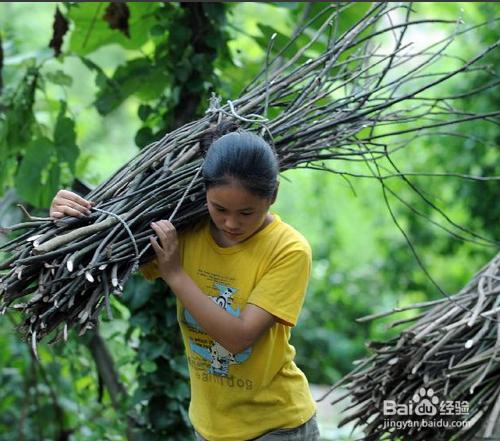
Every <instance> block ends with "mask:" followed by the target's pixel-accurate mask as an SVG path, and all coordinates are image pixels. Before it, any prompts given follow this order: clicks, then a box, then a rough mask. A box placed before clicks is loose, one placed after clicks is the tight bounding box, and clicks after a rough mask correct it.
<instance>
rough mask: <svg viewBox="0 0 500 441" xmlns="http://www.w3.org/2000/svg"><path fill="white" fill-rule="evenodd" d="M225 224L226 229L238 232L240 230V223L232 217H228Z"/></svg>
mask: <svg viewBox="0 0 500 441" xmlns="http://www.w3.org/2000/svg"><path fill="white" fill-rule="evenodd" d="M224 223H225V225H226V228H228V229H230V230H236V229H237V228H238V221H237V220H236V219H234V218H232V217H227V218H226V219H225V222H224Z"/></svg>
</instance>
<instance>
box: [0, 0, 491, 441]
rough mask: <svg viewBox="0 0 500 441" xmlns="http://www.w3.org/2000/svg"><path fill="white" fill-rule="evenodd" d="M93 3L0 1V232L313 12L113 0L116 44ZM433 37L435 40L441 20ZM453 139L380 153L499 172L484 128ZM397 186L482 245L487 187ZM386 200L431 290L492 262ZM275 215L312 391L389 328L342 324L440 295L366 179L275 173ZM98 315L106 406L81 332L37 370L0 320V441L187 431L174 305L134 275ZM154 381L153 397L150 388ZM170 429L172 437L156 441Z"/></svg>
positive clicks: (200, 99) (442, 182)
mask: <svg viewBox="0 0 500 441" xmlns="http://www.w3.org/2000/svg"><path fill="white" fill-rule="evenodd" d="M107 5H108V4H106V3H102V4H99V3H81V4H73V3H65V4H56V3H36V4H23V3H13V2H11V3H2V4H0V38H1V41H2V48H3V69H2V79H3V82H2V83H3V87H2V91H1V92H2V95H1V97H0V158H1V159H0V196H2V197H3V199H1V200H0V224H1V225H3V226H5V225H8V224H11V223H14V222H15V221H17V220H19V218H20V214H19V213H18V212H17V211H15V209H14V208H13V207H14V206H15V203H16V202H22V203H23V204H25V205H26V206H27V207H29V209H30V210H31V211H32V212H33V213H41V214H42V215H44V214H45V213H46V212H47V208H48V205H49V202H50V200H51V199H52V197H53V195H54V193H55V191H56V190H57V189H58V188H61V187H67V188H70V187H71V186H75V185H76V186H75V187H74V188H77V189H78V188H81V185H82V184H83V185H86V186H88V187H92V186H94V185H96V184H98V183H100V182H102V181H103V180H104V179H106V178H107V177H109V176H110V175H111V174H112V173H113V172H114V171H115V170H117V169H118V168H119V167H120V166H121V165H122V164H124V163H125V162H127V161H128V160H129V159H131V158H132V157H133V156H134V155H136V154H137V153H138V152H139V149H140V148H141V147H143V146H145V145H146V144H147V143H149V142H151V141H152V140H154V139H157V138H158V137H160V136H161V135H162V134H164V133H166V132H167V131H168V130H169V129H171V128H172V127H175V126H177V125H179V124H181V123H183V122H187V121H189V120H190V115H189V114H187V113H186V112H187V111H188V110H189V111H190V112H191V115H192V114H198V115H200V114H202V113H203V112H204V110H205V109H206V107H207V105H208V96H209V93H210V92H211V91H212V90H215V91H217V93H219V94H220V95H222V97H223V98H224V99H231V98H234V97H236V96H237V95H238V94H239V92H240V91H241V90H242V88H243V87H244V86H245V85H246V84H248V82H249V81H250V80H251V79H252V77H253V76H254V75H255V74H256V72H258V71H259V69H260V67H261V65H262V63H263V58H264V57H265V50H266V47H267V44H268V39H269V36H270V35H272V33H274V32H277V33H278V36H279V37H278V39H277V48H279V44H280V41H281V44H283V42H284V41H285V40H286V37H287V36H290V35H292V34H293V32H294V30H295V29H296V26H297V23H298V22H299V21H300V19H301V17H302V16H303V14H304V11H305V10H306V9H307V8H313V9H317V8H319V7H324V6H321V5H315V6H308V5H307V4H306V3H280V4H263V3H233V4H227V3H226V4H224V5H223V4H207V5H206V6H204V7H199V10H198V13H202V14H203V17H202V18H203V20H202V21H201V22H196V20H197V19H199V17H198V18H197V17H196V16H194V15H193V11H191V10H189V8H187V7H185V6H182V5H179V4H175V3H172V4H163V3H129V4H128V7H129V9H130V19H129V30H128V31H129V34H130V37H127V36H126V35H125V33H124V31H123V29H122V30H120V29H111V28H110V26H109V23H107V22H106V21H105V20H104V19H103V18H102V17H103V15H104V12H105V9H106V7H107ZM56 7H58V8H59V9H60V10H61V12H62V14H63V15H65V16H66V17H67V18H68V20H69V23H70V31H69V33H68V34H66V35H65V37H64V44H63V46H62V55H60V56H59V57H55V56H54V51H53V49H50V48H49V47H48V44H49V41H50V40H51V37H52V24H53V20H54V13H55V9H56ZM367 7H368V4H356V5H355V6H353V7H351V8H350V9H348V10H347V12H346V13H345V15H344V16H342V21H341V27H342V28H347V27H348V26H349V25H350V24H352V23H353V22H354V21H355V20H356V18H357V17H359V16H360V15H362V14H363V12H364V11H365V10H366V8H367ZM414 7H415V9H416V11H417V12H416V13H417V14H418V15H420V16H435V17H443V16H446V18H453V19H455V18H458V17H459V16H461V15H462V16H463V19H464V20H465V21H466V22H467V23H468V24H472V23H476V22H477V23H479V22H482V21H485V20H488V19H491V18H492V17H494V16H495V13H496V12H497V11H498V6H496V4H493V3H490V4H486V3H475V4H465V3H461V4H437V3H432V4H431V3H420V4H416V5H415V6H414ZM462 8H463V10H462V11H461V9H462ZM193 20H194V21H193ZM193 23H195V24H196V23H198V24H199V23H203V26H204V29H203V32H205V34H206V35H209V37H210V38H206V39H204V40H203V41H200V40H199V39H198V40H197V39H196V32H193V29H200V28H197V27H194V26H193ZM433 29H434V32H437V33H439V32H445V31H446V30H445V29H441V28H440V26H439V25H436V26H435V27H434V28H433ZM200 32H201V31H200ZM307 32H313V30H306V32H305V33H306V34H307ZM499 33H500V31H499V30H498V26H497V25H496V24H495V23H492V24H491V25H488V26H484V27H482V28H480V29H478V30H477V32H475V33H474V35H473V37H471V36H469V37H468V39H467V40H465V41H461V43H460V45H459V47H458V48H455V49H453V50H455V51H457V53H458V52H460V54H461V56H462V57H464V58H467V57H469V56H472V55H473V54H475V53H476V52H478V50H479V49H480V48H482V47H485V46H487V45H488V44H490V43H492V42H493V41H495V40H496V39H498V36H499ZM304 38H305V37H304ZM419 38H424V34H422V35H421V36H420V37H419ZM498 60H499V54H498V51H496V52H495V53H492V54H491V56H490V58H489V60H488V61H489V63H490V66H491V69H492V70H493V71H495V72H496V74H497V75H498V73H499V71H498V70H499V63H498ZM485 81H486V80H485V76H484V75H482V73H481V72H478V73H477V75H475V76H472V77H468V81H467V82H458V81H454V82H450V83H449V84H448V83H446V84H445V85H443V86H442V88H441V89H440V90H439V92H440V94H441V93H442V94H443V95H446V94H447V93H451V91H453V93H457V91H463V92H464V93H465V92H467V91H469V90H471V89H473V88H476V87H479V86H481V85H482V84H484V82H485ZM499 99H500V96H499V91H498V88H496V89H493V92H491V93H488V94H483V95H481V96H476V97H473V98H467V99H464V100H463V101H462V102H461V103H459V104H460V107H461V108H466V109H468V110H475V111H487V110H488V109H490V110H491V109H492V108H493V109H495V106H498V102H499ZM456 130H458V131H461V132H462V133H463V134H464V135H467V136H468V137H467V139H465V138H457V137H448V136H437V135H436V136H433V137H425V138H419V139H417V140H415V141H414V142H412V143H411V144H410V145H409V146H408V147H407V148H406V149H403V150H402V151H401V152H400V153H398V154H397V155H395V159H396V160H397V162H398V164H399V165H400V166H401V167H402V168H403V169H404V170H405V171H414V172H424V171H429V172H454V173H464V174H473V175H484V176H498V175H499V174H500V173H499V164H500V161H499V159H500V158H499V157H500V154H499V151H498V144H499V142H498V141H499V139H500V131H499V129H498V127H497V126H495V125H487V124H483V123H478V122H475V123H472V124H463V125H461V126H460V127H459V128H456ZM332 167H333V168H336V169H340V170H345V171H347V172H351V173H363V174H366V173H367V170H366V167H365V166H362V165H356V164H350V163H345V164H344V163H342V162H339V163H338V164H332ZM75 179H76V180H77V181H78V183H79V184H75ZM412 181H413V182H415V183H417V184H418V185H419V186H421V188H423V189H424V190H425V191H426V192H427V193H426V194H428V196H429V197H430V198H431V199H432V200H433V201H435V202H436V204H437V205H439V206H440V207H441V208H443V209H444V210H445V211H446V213H447V214H448V215H449V216H450V217H451V218H452V219H453V220H454V221H456V222H457V223H459V224H461V225H464V226H466V227H468V228H470V229H472V230H474V231H476V232H477V233H479V234H481V235H483V236H485V237H488V238H490V239H497V240H498V239H499V238H500V227H499V224H498V219H499V217H500V216H499V215H500V206H499V204H498V195H499V191H498V190H499V185H498V181H488V182H473V181H465V180H462V179H459V178H453V177H416V178H414V179H412ZM78 185H80V187H79V186H78ZM390 185H391V188H392V189H393V190H394V191H395V192H396V193H397V194H398V195H400V196H401V197H403V198H404V199H405V200H407V201H408V202H409V203H410V204H411V205H412V206H414V207H418V208H419V209H421V210H423V211H424V212H426V214H427V215H429V216H431V218H433V219H434V220H439V219H438V216H437V215H436V214H435V213H432V212H430V211H429V209H428V208H426V207H425V206H423V205H422V203H421V202H420V201H419V200H418V199H417V198H416V197H415V195H414V193H412V192H411V191H410V190H409V189H408V187H407V186H406V185H405V184H404V183H402V182H401V181H400V180H396V179H394V180H393V181H391V184H390ZM391 203H392V204H393V209H394V211H395V213H396V215H397V218H398V221H399V222H400V223H401V224H402V225H403V226H404V228H405V230H406V231H407V232H408V234H409V235H410V237H411V240H412V241H413V242H414V244H415V246H416V249H417V251H418V253H419V255H420V256H421V258H422V259H423V261H424V262H425V264H426V266H427V267H428V268H429V270H430V272H431V273H432V275H433V277H434V278H435V279H436V281H437V282H438V283H439V285H440V286H442V287H443V289H444V290H445V291H446V292H449V293H453V292H456V291H457V290H459V289H460V288H461V287H462V286H463V285H464V284H465V283H466V282H467V281H468V280H469V278H470V277H471V276H472V275H473V273H474V272H475V271H477V270H478V269H479V268H480V267H481V266H482V265H483V264H484V263H486V262H487V261H488V260H489V259H491V257H492V256H493V255H494V253H495V250H494V249H493V248H486V247H480V246H477V245H474V244H471V243H466V242H460V241H457V240H455V239H453V238H452V237H450V236H449V235H447V234H446V233H444V232H442V231H440V230H437V229H435V228H433V227H432V225H430V224H429V223H428V222H426V221H425V220H422V219H421V218H419V217H417V216H415V215H414V213H413V212H412V211H411V210H409V209H408V208H407V207H405V206H404V205H402V204H401V203H398V201H397V200H395V199H392V200H391ZM273 210H274V211H275V212H277V213H279V214H280V216H281V217H282V218H283V219H284V220H285V221H287V222H288V223H290V224H291V225H293V226H295V227H296V228H297V229H298V230H299V231H301V232H302V233H303V234H304V235H305V236H306V237H307V238H308V239H309V241H310V242H311V245H312V248H313V254H314V268H313V276H312V280H311V284H310V289H309V292H308V296H307V300H306V304H305V306H304V309H303V312H302V316H301V320H300V323H299V325H298V326H297V327H296V328H295V329H294V331H293V344H294V345H295V346H296V348H297V363H298V364H299V366H300V367H301V368H302V369H303V370H304V371H305V373H306V375H307V377H308V378H309V380H310V382H311V383H318V384H332V383H333V382H334V381H336V380H338V379H339V378H340V377H341V376H342V375H343V374H345V373H347V372H349V370H350V369H351V368H352V362H353V361H354V360H356V359H359V358H362V357H364V356H365V355H366V354H367V350H366V348H365V343H366V342H367V341H368V340H374V339H375V340H379V339H386V338H389V337H390V336H392V335H394V334H395V333H397V331H398V330H400V329H401V328H396V329H390V328H388V326H387V325H388V323H389V322H390V321H391V319H383V320H377V321H375V322H368V323H363V324H361V323H356V322H355V319H356V318H357V317H360V316H364V315H367V314H371V313H373V312H379V311H384V310H388V309H391V308H393V307H395V306H404V305H409V304H412V303H415V302H419V301H423V300H426V299H433V298H438V297H439V296H440V294H439V293H438V292H437V290H436V288H435V287H434V286H433V285H432V284H431V283H430V281H429V280H428V279H427V278H426V277H425V275H424V274H423V272H422V270H421V269H420V268H419V266H418V264H417V263H416V261H415V258H414V257H413V255H412V253H411V251H410V249H409V248H408V245H407V243H406V241H405V239H404V237H403V236H402V235H401V233H400V232H399V231H398V229H397V228H396V226H395V225H394V223H393V222H392V220H391V218H390V215H389V212H388V210H387V207H386V206H385V204H384V201H383V196H382V191H381V189H380V185H379V183H378V182H376V181H375V180H372V179H363V178H358V179H356V178H349V179H348V181H347V180H346V179H345V178H343V177H341V176H339V175H335V174H328V173H326V172H318V171H311V170H292V171H288V172H286V173H284V174H283V176H282V179H281V186H280V194H279V198H278V201H277V203H276V205H275V206H274V207H273ZM0 257H1V256H0ZM152 311H156V314H155V315H154V314H153V313H152ZM113 312H114V319H113V320H112V321H110V320H108V319H107V318H106V317H103V321H102V324H101V326H100V329H99V331H100V334H101V336H102V337H103V338H104V340H105V341H106V343H107V345H108V349H109V350H110V352H111V354H112V356H113V359H114V362H115V365H116V366H117V367H118V371H119V378H120V380H121V382H122V383H123V384H124V386H125V388H126V390H127V391H128V393H129V396H130V399H129V400H124V402H123V405H122V406H121V408H117V407H116V406H114V407H113V406H112V405H111V402H110V397H109V396H108V394H107V393H106V391H104V392H102V391H101V385H100V382H99V381H98V378H97V374H96V369H95V366H94V361H93V359H92V357H91V356H90V353H89V351H88V344H89V342H88V339H87V340H86V337H85V336H84V337H78V336H77V335H76V334H72V333H70V338H69V341H68V342H67V343H66V344H65V345H56V346H48V345H47V344H42V345H41V346H40V348H39V352H40V357H41V364H38V363H36V362H35V361H34V360H33V358H32V356H31V355H30V351H29V347H28V345H27V344H26V343H24V342H22V341H21V340H20V339H19V337H18V336H17V335H16V333H15V324H16V323H18V322H19V320H20V318H19V317H18V316H17V315H15V314H12V313H9V314H8V315H6V316H3V317H1V319H0V347H1V348H2V350H1V351H0V441H10V440H16V441H17V440H54V439H57V440H61V441H62V440H65V439H71V440H85V441H88V440H123V439H125V432H126V425H127V422H126V419H125V418H124V415H125V414H127V413H128V414H133V416H134V418H137V419H138V420H139V421H140V422H141V423H142V424H143V425H144V426H145V427H146V426H147V427H148V428H149V429H148V431H147V435H144V436H143V438H141V439H143V440H146V441H147V440H149V439H151V440H154V439H190V435H189V431H188V430H184V431H183V430H182V429H179V427H181V426H183V427H188V425H189V424H188V422H187V417H186V414H185V405H186V402H187V399H188V397H189V388H188V385H187V383H186V367H185V364H184V359H183V357H182V355H179V354H182V350H181V349H180V347H179V341H178V339H177V338H176V334H177V332H176V324H175V316H172V314H171V312H172V298H171V297H170V298H169V297H168V296H166V294H165V292H164V289H163V288H162V286H161V284H160V285H158V284H156V285H154V284H148V283H146V282H144V281H143V280H140V278H138V277H137V278H134V279H133V280H132V281H131V282H130V283H129V286H128V287H127V290H126V294H125V296H124V298H123V299H122V300H121V301H118V300H116V299H114V303H113ZM411 314H412V312H407V313H404V314H400V315H399V316H398V318H399V317H404V316H405V315H411ZM162 389H163V390H165V393H164V394H163V395H162V394H159V393H158V390H162ZM165 409H168V411H165ZM174 428H175V433H177V435H175V437H174V435H166V434H167V433H169V434H170V433H173V431H174ZM166 436H167V438H166ZM162 437H163V438H162Z"/></svg>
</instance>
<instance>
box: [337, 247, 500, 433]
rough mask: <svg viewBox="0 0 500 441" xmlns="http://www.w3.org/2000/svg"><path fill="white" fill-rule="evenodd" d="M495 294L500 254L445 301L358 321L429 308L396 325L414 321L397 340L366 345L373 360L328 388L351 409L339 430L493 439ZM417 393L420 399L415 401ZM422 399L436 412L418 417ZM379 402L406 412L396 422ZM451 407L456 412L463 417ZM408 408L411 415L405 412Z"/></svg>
mask: <svg viewBox="0 0 500 441" xmlns="http://www.w3.org/2000/svg"><path fill="white" fill-rule="evenodd" d="M499 294H500V254H498V255H497V256H496V257H495V258H494V259H493V260H492V261H491V262H490V263H489V264H488V265H487V266H486V267H485V268H483V269H482V270H481V271H480V272H479V273H477V274H476V275H475V276H474V278H473V279H472V280H471V281H470V282H469V283H468V284H467V285H466V286H465V287H464V288H463V289H462V290H461V291H460V292H459V293H458V294H456V295H454V296H452V297H450V298H445V299H440V300H436V301H430V302H426V303H420V304H415V305H412V306H409V307H406V308H397V309H395V310H393V311H390V312H388V313H382V314H376V315H372V316H367V317H363V318H361V319H359V320H360V321H366V320H371V319H374V318H379V317H382V316H386V315H389V314H394V313H395V312H399V311H403V310H410V309H417V308H419V309H421V308H424V309H427V308H430V309H429V310H426V311H425V312H421V313H420V314H419V315H416V316H415V317H413V318H410V319H408V318H406V319H402V320H398V321H395V322H393V323H392V324H391V326H396V325H399V324H401V323H406V322H408V321H416V323H414V324H413V326H411V327H409V328H408V329H406V330H405V331H403V332H402V333H401V334H400V336H399V337H397V338H394V339H392V340H390V341H388V342H372V343H370V344H369V346H370V347H371V348H372V349H373V350H374V352H375V353H374V355H373V356H371V357H370V358H368V359H366V360H363V361H362V362H360V363H359V366H358V367H357V368H356V369H355V370H354V371H353V372H351V373H350V374H348V375H347V376H346V377H344V378H343V379H341V380H340V381H339V382H338V383H337V384H336V385H335V386H334V387H333V388H332V390H334V389H336V388H338V387H340V386H344V387H346V388H347V390H348V391H349V392H348V395H349V397H350V399H351V401H352V403H351V404H350V405H349V406H348V407H347V408H346V409H345V411H347V410H348V411H349V412H350V415H349V416H347V417H346V418H344V419H343V420H342V421H341V422H340V425H345V424H346V423H348V422H355V427H356V426H358V425H363V426H364V430H365V437H364V438H363V439H365V440H379V439H391V440H396V439H403V440H410V439H411V440H430V439H432V440H435V439H446V440H450V439H460V440H469V439H473V438H474V436H475V435H476V434H477V433H478V431H479V430H482V431H483V433H482V434H481V436H482V438H481V439H493V438H491V437H492V435H493V434H494V431H495V430H498V426H497V424H498V419H499V417H500V381H499V380H500V295H499ZM422 388H423V389H422ZM430 389H432V393H430V394H429V393H428V390H430ZM421 390H422V391H424V393H421V394H420V392H419V391H421ZM345 397H346V396H341V397H340V398H339V399H338V400H336V402H338V401H342V400H343V399H344V398H345ZM423 399H427V400H432V401H429V403H431V406H433V407H434V408H435V409H434V411H432V412H430V413H422V412H421V413H418V412H416V408H417V406H418V402H419V401H423ZM384 401H386V402H387V401H391V402H392V403H396V404H397V406H406V407H399V409H403V410H402V411H401V413H400V412H399V411H398V413H397V414H396V415H394V412H393V411H394V410H395V409H396V406H395V405H394V406H392V407H391V408H389V406H385V407H384ZM450 402H451V409H450V407H449V404H448V403H450ZM455 403H459V404H460V409H458V410H457V406H455ZM462 403H464V405H463V406H462ZM410 406H412V408H413V409H414V410H415V411H411V412H410V411H409V410H408V411H405V410H404V409H410ZM384 409H389V410H390V414H389V415H391V416H389V415H388V414H387V413H386V414H384ZM431 410H432V409H431ZM388 418H390V419H393V421H397V420H398V419H399V420H402V421H407V420H416V419H417V420H418V419H425V418H427V419H429V418H438V419H442V420H445V421H446V423H445V424H447V426H446V427H445V428H440V429H436V427H433V426H432V425H430V424H428V425H427V427H426V426H424V425H421V426H420V427H419V426H418V423H417V424H413V425H410V424H409V425H406V426H405V425H400V426H398V425H396V424H393V425H392V426H393V427H389V426H388V425H387V424H386V421H387V419H388ZM460 421H461V423H460V424H457V422H460ZM451 422H454V424H453V425H452V424H450V423H451ZM495 435H496V436H498V433H496V434H495ZM495 439H498V438H495Z"/></svg>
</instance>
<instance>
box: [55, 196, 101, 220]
mask: <svg viewBox="0 0 500 441" xmlns="http://www.w3.org/2000/svg"><path fill="white" fill-rule="evenodd" d="M91 207H92V203H91V202H89V201H87V200H86V199H83V198H82V197H80V196H78V195H77V194H76V193H73V192H72V191H68V190H59V191H58V192H57V194H56V195H55V196H54V199H52V204H50V217H53V218H56V219H58V218H61V217H64V216H75V217H83V216H88V215H89V214H90V208H91Z"/></svg>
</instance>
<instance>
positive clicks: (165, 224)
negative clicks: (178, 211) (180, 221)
mask: <svg viewBox="0 0 500 441" xmlns="http://www.w3.org/2000/svg"><path fill="white" fill-rule="evenodd" d="M155 223H156V225H158V227H159V228H161V230H162V231H163V232H164V233H165V234H166V235H169V234H172V233H175V231H176V230H175V227H174V226H173V224H172V223H171V222H170V221H168V220H161V221H158V222H155Z"/></svg>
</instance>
